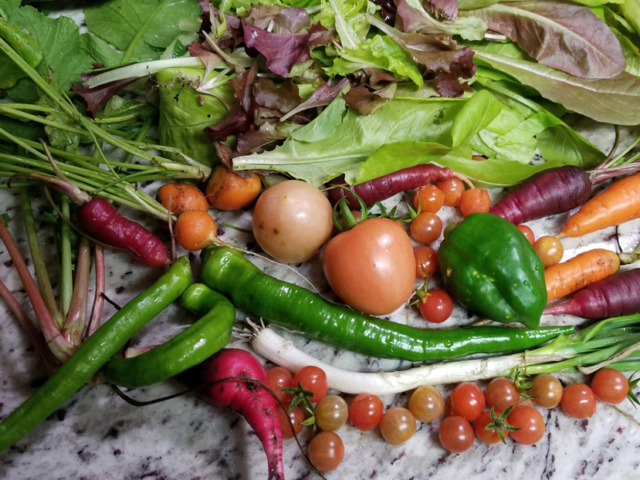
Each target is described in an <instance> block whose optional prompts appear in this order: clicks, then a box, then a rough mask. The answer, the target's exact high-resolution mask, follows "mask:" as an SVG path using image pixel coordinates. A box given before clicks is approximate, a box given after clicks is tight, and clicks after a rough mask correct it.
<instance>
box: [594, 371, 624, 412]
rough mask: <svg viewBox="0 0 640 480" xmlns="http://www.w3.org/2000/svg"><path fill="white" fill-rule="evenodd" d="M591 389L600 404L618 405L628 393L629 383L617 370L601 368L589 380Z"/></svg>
mask: <svg viewBox="0 0 640 480" xmlns="http://www.w3.org/2000/svg"><path fill="white" fill-rule="evenodd" d="M591 389H592V390H593V393H594V395H595V396H596V398H597V399H598V400H600V401H601V402H602V403H606V404H608V405H618V404H619V403H622V402H623V401H624V399H625V398H627V394H628V393H629V382H628V381H627V377H625V376H624V375H623V374H622V373H620V372H619V371H618V370H614V369H612V368H603V369H601V370H598V371H597V372H596V374H595V375H594V376H593V379H592V380H591Z"/></svg>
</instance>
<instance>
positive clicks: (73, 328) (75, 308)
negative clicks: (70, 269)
mask: <svg viewBox="0 0 640 480" xmlns="http://www.w3.org/2000/svg"><path fill="white" fill-rule="evenodd" d="M90 272H91V243H90V242H89V239H88V238H87V237H80V246H79V249H78V264H77V266H76V281H75V285H74V289H73V296H72V297H71V306H70V308H69V314H68V315H67V320H66V321H65V324H64V329H63V330H62V334H63V335H64V336H65V338H66V339H67V340H68V341H69V342H70V343H71V344H72V345H75V346H76V347H78V346H80V343H81V342H82V334H83V332H84V328H85V325H86V323H87V302H88V299H89V274H90Z"/></svg>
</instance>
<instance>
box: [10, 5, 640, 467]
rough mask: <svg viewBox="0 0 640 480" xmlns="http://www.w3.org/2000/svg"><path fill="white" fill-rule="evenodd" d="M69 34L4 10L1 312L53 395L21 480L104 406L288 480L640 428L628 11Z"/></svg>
mask: <svg viewBox="0 0 640 480" xmlns="http://www.w3.org/2000/svg"><path fill="white" fill-rule="evenodd" d="M54 8H55V7H54V6H52V5H50V4H48V3H45V4H42V6H41V7H39V9H38V8H35V7H33V6H26V5H25V6H23V5H21V2H20V0H0V178H1V179H3V180H2V182H3V183H0V213H2V219H1V220H0V240H1V241H2V245H3V250H0V258H2V259H3V260H4V268H3V269H2V270H1V271H0V272H1V274H0V297H1V298H2V300H3V308H5V307H6V309H7V311H8V312H10V314H11V315H12V321H13V320H15V321H16V324H19V325H20V327H21V328H22V333H21V335H24V338H25V339H28V341H29V342H30V344H31V345H32V347H33V349H32V350H33V351H34V352H36V353H37V356H38V358H39V360H40V366H39V367H35V366H32V367H33V368H34V369H35V368H38V370H39V371H41V372H44V373H46V376H47V377H48V378H47V379H46V380H44V381H43V382H42V384H41V386H39V388H37V390H35V391H34V392H33V393H32V394H31V395H30V396H29V397H28V398H26V400H25V401H24V403H22V405H17V404H16V405H15V409H13V410H12V411H11V412H9V411H6V410H2V407H3V406H5V407H6V405H3V404H2V403H0V414H1V415H3V416H0V419H2V420H1V422H0V458H2V455H5V454H4V453H2V452H3V451H5V450H7V449H9V448H16V445H18V446H19V447H17V448H29V447H28V446H23V445H24V440H22V439H23V437H25V436H26V438H28V439H29V440H28V441H30V442H37V441H38V440H37V435H35V434H34V433H30V432H31V430H32V429H34V428H36V427H37V426H38V425H39V424H40V423H41V422H43V421H44V420H46V419H47V418H50V416H51V415H52V414H54V413H55V412H56V411H59V409H60V408H61V407H63V406H64V405H65V404H66V402H68V401H70V400H71V399H72V398H73V397H74V395H75V394H76V392H78V391H79V390H80V389H81V388H83V386H85V385H87V384H89V385H91V386H92V387H90V388H96V389H99V388H100V387H96V385H110V386H111V388H112V389H113V391H114V392H115V393H116V394H117V395H119V396H120V397H121V398H122V399H123V400H125V401H127V402H129V403H131V404H132V405H134V406H144V405H150V404H154V403H159V402H164V401H168V400H170V399H172V398H175V397H176V396H181V395H186V394H193V395H195V396H197V397H198V398H199V399H201V400H202V401H204V402H206V403H208V404H210V405H214V406H224V407H227V408H229V409H231V410H234V411H235V412H237V413H239V414H241V415H242V416H243V417H244V418H245V419H246V420H247V422H248V423H249V425H250V426H251V428H252V429H253V430H254V431H255V434H256V436H257V437H258V439H259V440H260V441H261V442H262V445H263V447H264V451H265V453H266V456H267V460H268V464H267V467H268V468H267V477H268V478H270V479H283V478H284V472H285V463H284V461H292V459H287V458H286V455H285V456H284V461H283V440H284V442H285V446H286V442H287V441H289V439H292V438H294V437H295V441H296V442H297V443H298V446H299V447H300V448H301V449H302V451H303V454H304V456H305V457H306V460H307V461H308V462H309V465H310V467H311V468H312V469H313V471H315V473H317V474H319V475H322V473H321V472H329V471H333V470H336V469H338V471H339V468H340V464H341V463H342V461H343V459H344V458H345V455H349V448H350V445H349V443H348V442H343V439H342V438H341V436H340V432H341V431H344V430H346V429H350V428H352V427H353V428H355V429H357V430H360V431H369V430H374V429H379V431H380V434H381V436H382V438H383V439H384V441H385V442H387V443H388V444H390V445H400V444H405V443H406V442H415V441H416V439H414V438H413V437H414V435H415V436H416V437H419V436H420V435H421V433H422V432H417V433H416V430H417V427H418V426H419V425H420V424H421V423H424V424H432V425H433V430H431V431H437V433H438V435H437V437H438V439H437V441H436V440H435V439H429V438H428V437H427V436H424V438H422V439H421V440H420V441H423V442H433V443H434V445H435V444H437V443H438V441H439V444H440V445H441V446H442V448H443V449H444V450H446V451H447V452H450V453H455V454H458V453H463V452H465V451H467V450H469V449H470V448H471V447H472V445H473V444H474V441H475V438H476V437H477V438H478V440H479V442H484V443H486V444H496V443H500V442H502V443H507V442H511V441H515V442H517V443H519V444H523V445H533V444H536V443H538V442H540V441H542V440H543V439H544V438H545V431H546V428H547V425H545V423H546V421H547V419H548V418H549V416H545V415H544V411H545V410H547V409H553V408H556V407H559V408H561V409H562V411H563V412H564V413H563V414H564V415H567V416H568V417H571V418H575V419H581V420H584V419H588V418H591V417H592V416H593V415H596V414H597V413H596V410H597V408H598V407H597V405H598V404H601V405H618V404H621V403H622V402H625V401H626V399H627V398H629V400H630V401H631V402H632V403H633V404H637V403H638V400H637V398H636V396H635V393H634V388H635V387H636V385H637V383H638V381H637V380H635V379H634V377H633V375H632V373H633V372H635V371H636V370H638V368H640V355H639V354H638V351H639V350H640V269H636V265H635V263H636V261H637V260H639V259H640V246H638V247H636V246H635V245H634V246H631V247H630V246H629V241H628V238H632V239H636V240H637V236H638V235H637V232H635V230H637V227H638V222H637V221H638V220H640V150H639V149H638V148H637V145H638V144H639V143H640V136H639V135H640V131H639V130H638V128H637V126H638V125H640V50H639V48H640V3H638V1H637V0H616V1H611V2H608V1H593V0H589V1H587V0H576V1H573V2H555V1H545V2H527V1H522V2H511V1H508V2H504V3H502V2H500V1H498V0H487V1H484V0H464V1H463V0H460V1H459V2H456V1H455V0H453V1H451V0H445V1H441V0H438V1H436V0H394V1H388V0H372V1H367V0H362V1H355V0H275V1H266V0H260V1H257V2H248V1H245V0H222V1H217V0H214V1H213V2H212V3H210V2H208V1H205V0H203V1H200V2H198V1H197V0H171V1H167V0H165V1H160V0H146V1H144V2H138V1H135V0H108V1H104V2H98V3H95V4H88V5H87V6H86V8H85V9H84V17H80V18H81V19H82V20H83V21H84V23H83V22H79V23H81V24H82V25H83V27H82V33H80V32H81V29H80V28H79V27H78V24H76V22H75V21H74V20H72V19H71V18H69V17H66V16H64V15H63V16H60V15H58V13H59V12H54V11H53V9H54ZM50 9H51V10H52V11H51V12H50V11H49V10H50ZM54 13H55V14H54ZM123 20H125V21H123ZM84 25H86V31H85V29H84ZM585 125H588V126H589V125H590V126H593V125H597V127H595V128H597V132H598V134H601V132H607V135H609V136H610V140H611V141H607V139H606V138H605V139H602V138H600V139H596V140H597V141H596V143H597V144H598V146H596V145H594V144H592V143H591V142H590V141H589V140H587V139H586V138H585V137H584V136H583V135H582V134H581V133H580V132H581V131H582V132H583V133H584V132H585V131H587V132H588V130H589V128H585ZM574 127H575V128H574ZM591 128H593V127H591ZM601 148H604V149H605V151H603V150H601ZM603 232H604V235H603ZM609 233H611V235H610V236H609V237H606V235H608V234H609ZM23 235H24V236H26V240H27V241H26V243H25V242H23V241H21V239H22V237H23ZM621 237H624V239H623V240H622V241H621ZM603 238H604V239H605V240H604V241H603ZM616 247H617V248H616ZM623 247H624V248H623ZM188 252H201V253H200V254H199V255H191V254H190V255H187V254H186V253H188ZM5 257H6V258H5ZM127 262H128V263H127ZM116 263H118V264H123V265H124V264H127V265H129V264H130V265H131V267H130V268H131V269H134V268H135V269H136V270H138V269H139V270H140V271H141V272H143V276H145V277H146V279H147V280H146V285H145V286H144V287H142V286H141V285H133V286H131V287H130V288H131V290H132V291H131V292H130V293H131V294H133V293H135V294H136V296H135V297H133V298H131V299H130V300H129V301H128V302H126V303H125V302H121V301H120V299H117V298H115V299H114V298H111V297H112V296H113V294H112V293H111V292H114V291H115V292H116V294H117V295H120V294H122V293H123V291H124V288H123V287H121V286H120V285H119V283H120V281H125V277H126V276H127V275H129V274H131V273H132V270H130V271H128V272H126V273H124V274H123V275H122V277H121V278H120V279H118V278H115V277H114V276H112V275H111V274H112V273H113V271H114V269H113V267H112V266H111V265H114V264H116ZM52 265H55V267H53V266H52ZM627 265H629V266H627ZM639 265H640V264H639ZM192 268H193V272H196V275H195V276H196V277H197V278H194V274H193V272H192ZM18 278H19V281H20V283H19V284H18V283H17V281H18ZM283 279H286V280H289V281H284V280H283ZM20 285H21V286H20ZM12 286H15V288H13V287H12ZM25 295H26V296H25ZM132 296H133V295H128V297H132ZM123 298H124V297H123ZM175 303H179V305H180V307H179V308H180V309H181V310H180V313H176V312H177V309H178V307H177V306H175V305H173V306H172V304H175ZM120 304H121V305H120ZM29 305H30V306H29ZM89 307H91V308H89ZM3 311H4V310H3ZM163 312H164V313H163ZM168 312H170V313H168ZM161 314H163V315H164V316H165V317H167V316H175V317H179V318H181V319H183V321H185V320H184V319H186V318H189V319H197V320H194V321H191V320H189V324H187V325H184V328H180V329H179V331H178V333H177V334H174V333H173V332H172V331H171V330H172V329H171V328H170V327H168V325H167V322H166V321H165V322H163V323H161V324H160V326H159V327H158V326H157V327H156V331H157V330H158V329H161V330H163V332H162V333H161V334H160V335H159V337H160V338H161V340H160V341H158V340H155V341H156V342H159V344H155V343H154V341H151V340H150V338H154V339H155V337H154V336H153V335H147V334H148V333H149V331H148V329H145V326H146V325H147V324H148V323H149V322H150V321H151V320H152V319H153V318H154V317H156V316H158V315H161ZM189 315H190V316H189ZM570 316H573V317H570ZM541 319H542V321H541ZM6 323H8V322H6ZM436 324H443V325H442V326H437V325H436ZM143 329H144V330H143ZM291 332H295V333H291ZM139 333H143V335H142V337H143V338H142V344H144V345H145V346H143V347H139V346H138V345H137V343H134V344H133V345H136V347H132V341H133V342H138V341H139V340H138V337H137V336H136V335H137V334H139ZM156 333H157V332H156ZM303 337H306V339H311V340H313V341H314V342H318V343H308V342H309V340H305V341H304V342H302V341H301V339H303ZM167 338H168V339H167ZM3 341H5V339H3V340H0V342H3ZM230 343H231V344H232V346H233V347H234V348H231V345H230ZM308 345H311V346H313V345H315V346H318V345H322V346H324V347H327V346H328V347H330V348H328V349H325V352H324V353H323V351H322V347H321V348H311V347H307V346H308ZM239 346H242V349H240V348H238V347H239ZM298 347H300V348H298ZM6 351H7V349H4V348H3V344H2V343H0V356H3V355H5V352H6ZM343 352H352V353H351V354H346V355H352V357H350V358H358V359H366V360H365V361H363V362H360V363H361V365H369V364H371V365H374V366H375V367H369V368H367V369H366V370H365V371H362V372H359V371H354V370H353V369H345V368H343V367H344V362H341V360H340V357H341V356H342V355H343ZM11 353H13V351H12V352H11ZM254 354H255V355H254ZM318 357H321V358H318ZM8 358H11V356H9V357H8ZM380 359H391V360H395V362H388V361H387V362H385V361H382V360H380ZM12 361H13V360H5V359H2V360H0V362H1V363H2V364H3V365H5V364H8V363H5V362H12ZM378 370H380V371H378ZM385 370H388V371H385ZM30 375H32V374H30ZM33 375H34V376H37V374H33ZM3 380H4V379H3ZM11 382H14V384H19V383H20V382H23V379H20V380H16V379H12V380H11ZM160 382H166V383H168V384H169V385H172V386H173V387H174V389H175V388H178V389H179V390H180V391H179V392H178V393H174V394H173V395H171V396H168V397H160V398H156V399H154V400H150V401H141V400H139V399H138V400H136V399H134V398H132V397H139V396H138V392H136V391H135V390H134V389H138V388H141V387H148V386H150V385H155V384H158V383H160ZM7 383H8V381H7V380H5V381H4V384H7ZM176 385H180V386H181V388H186V390H182V389H181V388H180V387H176ZM441 385H455V387H454V388H453V389H452V390H450V389H447V390H445V391H447V392H450V395H449V397H448V398H447V399H446V401H445V398H444V397H443V394H442V391H443V390H441V389H438V388H436V386H441ZM16 388H17V387H16ZM124 389H129V390H127V391H125V390H124ZM154 391H155V390H154ZM405 393H406V395H400V396H398V394H405ZM148 395H149V394H147V396H148ZM143 396H144V395H143ZM381 397H382V399H381ZM383 399H386V401H387V405H386V406H385V401H383ZM389 399H391V400H389ZM71 401H73V400H71ZM122 405H123V408H131V409H132V410H133V407H129V406H126V405H125V404H122ZM165 405H168V406H169V407H170V406H171V403H167V404H165ZM13 407H14V406H13V405H12V408H13ZM169 407H167V408H169ZM616 408H617V407H616ZM169 411H170V409H169ZM93 414H94V415H102V414H104V415H105V416H108V415H109V412H107V411H105V412H101V411H100V409H95V410H94V412H93ZM347 423H349V424H350V425H351V426H345V425H346V424H347ZM636 423H637V422H636ZM336 432H337V433H336ZM41 433H42V432H41ZM116 435H117V434H116ZM163 435H164V433H163ZM298 436H300V438H298ZM63 442H64V439H61V440H60V441H59V442H58V445H59V446H61V445H62V444H63ZM494 448H499V447H494ZM286 452H291V450H287V449H285V453H286ZM298 461H300V460H298ZM394 461H395V460H394ZM9 473H11V472H9ZM42 473H44V472H42ZM371 478H373V477H371Z"/></svg>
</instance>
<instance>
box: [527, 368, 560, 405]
mask: <svg viewBox="0 0 640 480" xmlns="http://www.w3.org/2000/svg"><path fill="white" fill-rule="evenodd" d="M529 396H530V397H531V399H532V400H533V403H535V404H536V405H537V406H539V407H542V408H556V407H557V406H558V405H559V404H560V399H561V398H562V384H561V383H560V380H558V379H557V378H556V377H554V376H553V375H549V374H547V373H545V374H543V375H538V376H537V377H536V378H534V379H533V384H532V385H531V390H529Z"/></svg>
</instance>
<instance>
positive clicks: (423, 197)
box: [413, 185, 444, 213]
mask: <svg viewBox="0 0 640 480" xmlns="http://www.w3.org/2000/svg"><path fill="white" fill-rule="evenodd" d="M443 204H444V193H442V190H440V189H439V188H438V187H436V186H435V185H425V186H424V187H420V188H419V189H418V190H416V193H414V194H413V208H414V209H415V210H416V211H418V208H420V211H421V212H431V213H436V212H437V211H438V210H440V209H441V208H442V205H443Z"/></svg>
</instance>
